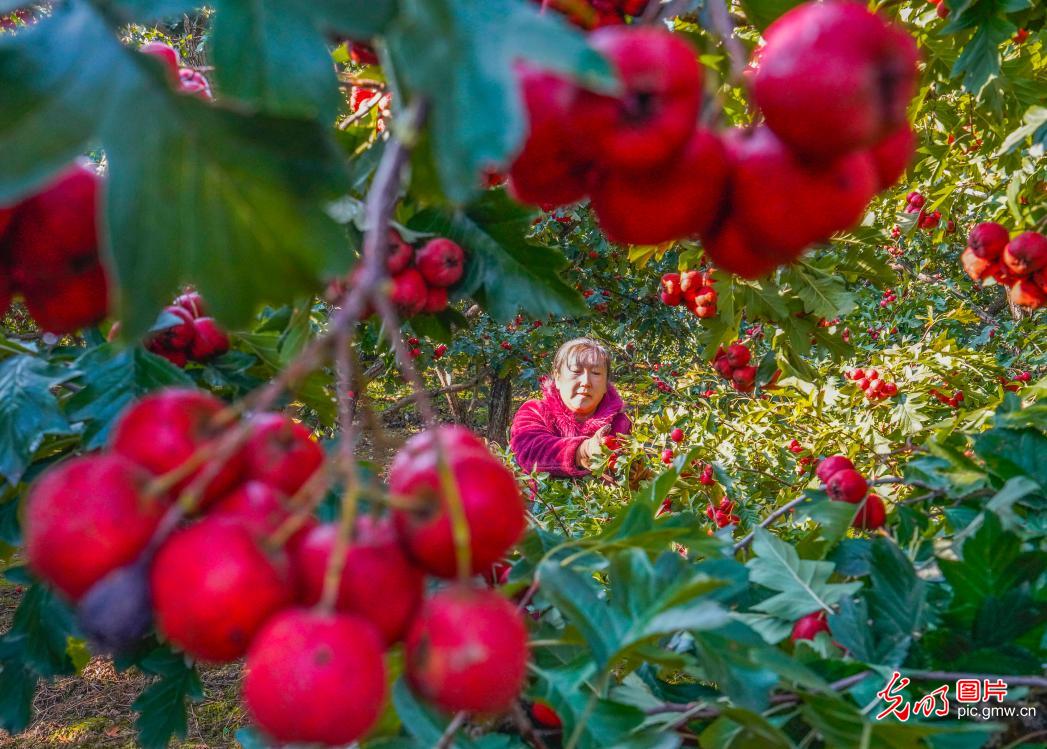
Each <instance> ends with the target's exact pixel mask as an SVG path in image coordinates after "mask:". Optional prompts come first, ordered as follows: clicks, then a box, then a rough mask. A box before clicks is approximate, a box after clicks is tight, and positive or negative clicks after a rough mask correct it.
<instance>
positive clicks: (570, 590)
mask: <svg viewBox="0 0 1047 749" xmlns="http://www.w3.org/2000/svg"><path fill="white" fill-rule="evenodd" d="M537 578H538V580H540V581H541V585H542V591H543V593H544V594H545V595H546V596H547V597H548V598H549V600H550V601H552V602H553V604H554V605H555V606H556V608H558V609H559V610H560V612H561V613H563V615H564V616H565V617H566V618H567V620H568V621H569V622H570V623H571V624H573V625H574V626H575V627H576V628H577V629H578V631H579V632H581V633H582V636H583V637H584V638H585V641H586V642H587V643H588V644H589V648H590V649H591V650H592V652H593V660H595V661H596V663H597V664H601V665H602V664H606V663H608V662H610V660H611V657H612V656H613V655H614V654H615V652H617V650H618V645H619V643H620V642H621V641H622V635H623V633H624V631H625V627H626V622H624V621H622V620H621V619H620V618H619V617H618V616H616V615H615V613H614V612H612V611H611V610H610V609H608V608H607V604H606V603H605V602H604V601H603V600H601V598H600V594H599V590H598V586H597V583H596V581H595V580H593V579H592V577H591V576H586V575H583V574H580V573H578V572H575V571H574V570H572V569H569V568H567V567H564V566H562V565H561V564H560V562H559V561H557V560H547V561H545V562H543V563H542V565H541V566H540V567H539V568H538V574H537Z"/></svg>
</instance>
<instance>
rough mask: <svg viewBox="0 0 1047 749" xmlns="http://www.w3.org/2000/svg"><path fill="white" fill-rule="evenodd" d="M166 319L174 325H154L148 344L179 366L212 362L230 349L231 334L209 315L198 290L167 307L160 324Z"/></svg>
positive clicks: (147, 345) (147, 338) (179, 298)
mask: <svg viewBox="0 0 1047 749" xmlns="http://www.w3.org/2000/svg"><path fill="white" fill-rule="evenodd" d="M165 321H166V322H167V323H170V324H167V325H166V326H165V327H161V328H159V329H155V328H154V330H153V331H152V332H151V333H150V334H149V335H148V336H147V337H146V339H145V347H146V348H147V349H149V350H150V351H152V352H153V353H154V354H156V355H157V356H162V357H164V358H165V359H167V361H169V362H171V363H172V364H174V365H175V366H176V367H183V368H184V367H185V365H186V364H187V363H188V362H189V361H190V360H192V361H197V362H205V361H209V360H211V359H213V358H215V357H216V356H221V355H222V354H224V353H225V352H226V351H228V350H229V336H228V335H226V334H225V331H224V330H222V329H221V328H219V327H218V323H216V322H215V320H214V318H213V317H208V316H207V312H206V310H205V309H204V300H203V298H202V297H201V296H200V295H199V294H198V293H197V292H195V291H187V292H186V293H185V294H182V295H181V296H179V297H176V298H175V300H174V304H172V305H170V306H169V307H164V309H163V311H162V312H161V313H160V322H159V323H158V325H162V324H164V323H165ZM115 328H116V326H114V330H115Z"/></svg>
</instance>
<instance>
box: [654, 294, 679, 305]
mask: <svg viewBox="0 0 1047 749" xmlns="http://www.w3.org/2000/svg"><path fill="white" fill-rule="evenodd" d="M659 296H660V297H661V300H662V304H664V305H666V306H668V307H678V306H680V302H681V301H682V297H681V296H680V292H679V291H677V292H676V293H675V294H670V293H669V292H667V291H663V292H661V293H660V294H659Z"/></svg>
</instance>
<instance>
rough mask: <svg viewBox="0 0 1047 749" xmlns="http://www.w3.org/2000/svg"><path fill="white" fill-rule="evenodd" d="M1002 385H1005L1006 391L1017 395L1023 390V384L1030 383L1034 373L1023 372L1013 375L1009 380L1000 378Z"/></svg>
mask: <svg viewBox="0 0 1047 749" xmlns="http://www.w3.org/2000/svg"><path fill="white" fill-rule="evenodd" d="M998 379H999V381H1000V384H1001V385H1003V389H1004V390H1009V391H1011V392H1012V393H1017V392H1018V391H1019V390H1021V389H1022V383H1025V382H1028V381H1029V380H1031V379H1032V372H1030V371H1028V370H1022V371H1021V372H1018V373H1017V374H1015V375H1013V376H1012V377H1010V378H1009V379H1008V378H1007V377H1003V376H1000V377H999V378H998Z"/></svg>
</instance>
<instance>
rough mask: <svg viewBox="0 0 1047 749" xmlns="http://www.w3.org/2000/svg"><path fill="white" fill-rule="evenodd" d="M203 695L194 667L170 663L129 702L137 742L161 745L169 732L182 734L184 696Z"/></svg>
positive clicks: (149, 748) (151, 747)
mask: <svg viewBox="0 0 1047 749" xmlns="http://www.w3.org/2000/svg"><path fill="white" fill-rule="evenodd" d="M201 697H203V686H202V685H201V684H200V677H199V676H198V675H197V673H196V669H195V668H193V667H192V666H189V665H186V663H185V659H184V658H182V659H181V663H180V664H175V663H172V664H171V667H170V668H168V669H167V672H166V673H164V675H163V676H161V677H160V678H159V679H157V680H156V681H155V682H153V683H152V684H150V685H149V686H148V687H146V688H145V690H144V691H143V692H142V693H141V694H140V695H139V696H138V698H137V699H136V700H135V701H134V704H133V705H132V706H131V707H132V708H134V710H135V712H137V713H138V717H137V719H136V720H135V727H136V728H137V729H138V742H139V743H140V744H141V745H142V746H143V747H145V749H164V748H165V747H167V744H168V742H169V741H170V740H171V737H172V736H178V737H180V738H185V732H186V727H187V726H186V704H185V701H186V699H200V698H201Z"/></svg>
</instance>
